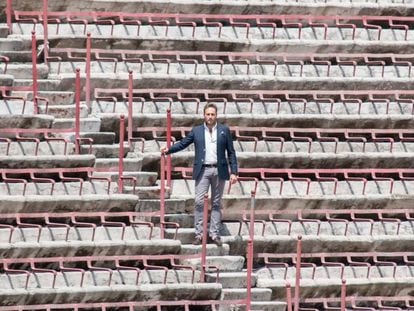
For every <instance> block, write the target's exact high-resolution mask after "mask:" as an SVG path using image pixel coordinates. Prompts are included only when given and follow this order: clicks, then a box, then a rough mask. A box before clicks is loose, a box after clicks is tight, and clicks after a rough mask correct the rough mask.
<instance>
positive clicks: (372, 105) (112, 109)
mask: <svg viewBox="0 0 414 311" xmlns="http://www.w3.org/2000/svg"><path fill="white" fill-rule="evenodd" d="M98 95H99V93H98ZM102 95H103V94H102ZM212 96H214V95H212ZM216 96H217V97H219V96H220V95H219V94H217V95H216ZM199 101H200V102H199V104H198V106H199V108H198V111H197V102H196V101H195V100H194V101H186V102H180V101H175V100H172V102H171V112H172V116H173V118H174V117H175V116H176V115H179V117H181V115H190V116H191V117H194V118H196V117H198V118H200V117H201V115H202V108H203V107H204V105H205V104H206V102H205V101H204V100H203V99H202V98H200V99H199ZM215 104H216V105H217V107H218V115H219V118H222V117H223V116H226V117H227V116H229V117H232V115H239V116H242V117H244V118H250V117H252V113H251V112H250V110H251V111H252V112H254V115H271V116H274V117H277V115H278V114H280V115H301V114H314V115H330V114H335V115H336V116H337V117H339V116H340V115H344V116H346V115H354V116H356V115H361V117H368V116H369V115H378V116H380V115H386V114H391V115H404V114H406V115H411V114H412V104H411V103H403V102H402V103H399V102H396V101H393V100H392V99H390V100H389V106H388V113H387V107H386V103H385V102H380V101H378V102H375V101H374V102H368V101H363V100H361V105H360V107H359V103H358V102H356V101H355V102H351V101H350V102H341V101H335V100H334V99H332V111H331V104H330V103H328V102H322V103H321V102H315V101H313V100H307V101H306V109H305V107H304V103H303V102H302V101H300V100H298V99H296V100H294V99H292V100H291V101H286V100H283V99H282V100H280V106H279V104H278V100H276V99H274V100H273V101H272V100H271V99H269V100H267V101H266V102H262V101H259V100H255V99H254V98H252V102H247V101H242V100H241V101H239V102H234V101H232V100H227V102H226V108H225V109H224V103H223V101H222V100H217V101H216V102H215ZM168 106H169V105H168V103H167V102H162V101H159V102H158V101H151V100H147V101H138V100H137V99H133V106H132V107H133V109H132V110H133V111H132V112H133V115H134V116H138V115H140V114H142V113H145V114H149V115H151V114H158V116H160V115H161V116H163V117H165V116H166V111H167V108H168ZM91 110H92V113H93V114H97V115H101V114H102V115H107V114H125V115H126V114H127V112H128V104H127V100H125V101H117V102H113V101H105V100H103V99H99V100H98V101H93V102H92V105H91ZM141 110H142V112H141ZM234 117H235V116H234ZM286 117H287V116H286ZM174 126H175V125H174Z"/></svg>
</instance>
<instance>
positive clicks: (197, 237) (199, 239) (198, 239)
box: [193, 236, 203, 245]
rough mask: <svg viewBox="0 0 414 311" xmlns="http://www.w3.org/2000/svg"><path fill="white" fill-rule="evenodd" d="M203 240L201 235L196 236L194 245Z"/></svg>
mask: <svg viewBox="0 0 414 311" xmlns="http://www.w3.org/2000/svg"><path fill="white" fill-rule="evenodd" d="M202 242H203V240H202V239H201V236H196V237H195V239H194V241H193V245H200V244H201V243H202Z"/></svg>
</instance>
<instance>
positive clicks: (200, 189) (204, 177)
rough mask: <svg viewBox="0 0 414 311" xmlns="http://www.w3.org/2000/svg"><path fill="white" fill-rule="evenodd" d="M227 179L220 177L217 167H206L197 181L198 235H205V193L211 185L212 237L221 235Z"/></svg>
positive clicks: (196, 230) (196, 223)
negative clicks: (222, 208)
mask: <svg viewBox="0 0 414 311" xmlns="http://www.w3.org/2000/svg"><path fill="white" fill-rule="evenodd" d="M225 184H226V180H224V179H220V178H219V176H218V172H217V168H216V167H204V168H203V169H202V171H201V174H200V177H199V178H198V179H197V180H196V182H195V209H194V228H195V235H196V237H201V236H202V235H203V208H204V194H205V193H206V192H208V189H209V187H210V186H211V216H210V232H209V235H210V237H212V238H214V237H216V236H219V235H220V234H219V232H220V225H221V210H220V205H221V197H222V196H223V191H224V186H225ZM206 221H207V220H206Z"/></svg>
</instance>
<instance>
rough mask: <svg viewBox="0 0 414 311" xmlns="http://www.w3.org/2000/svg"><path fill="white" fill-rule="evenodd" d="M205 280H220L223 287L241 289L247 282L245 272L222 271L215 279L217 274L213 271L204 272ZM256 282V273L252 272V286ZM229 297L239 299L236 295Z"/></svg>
mask: <svg viewBox="0 0 414 311" xmlns="http://www.w3.org/2000/svg"><path fill="white" fill-rule="evenodd" d="M206 281H207V282H210V283H214V282H217V281H218V282H220V284H221V285H222V286H223V290H224V289H229V288H231V289H241V288H244V289H245V288H246V282H247V272H246V271H242V272H222V273H220V276H219V279H218V280H217V274H215V273H207V274H206ZM256 282H257V274H256V273H252V276H251V284H252V287H256ZM228 298H229V299H239V298H237V297H232V298H230V297H228Z"/></svg>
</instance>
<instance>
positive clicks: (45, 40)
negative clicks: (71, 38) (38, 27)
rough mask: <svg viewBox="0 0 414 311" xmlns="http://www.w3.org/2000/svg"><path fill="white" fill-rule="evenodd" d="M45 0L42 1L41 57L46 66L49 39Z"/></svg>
mask: <svg viewBox="0 0 414 311" xmlns="http://www.w3.org/2000/svg"><path fill="white" fill-rule="evenodd" d="M47 19H48V17H47V0H43V55H44V57H45V59H44V61H45V64H46V65H47V59H48V57H49V37H48V30H47Z"/></svg>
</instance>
